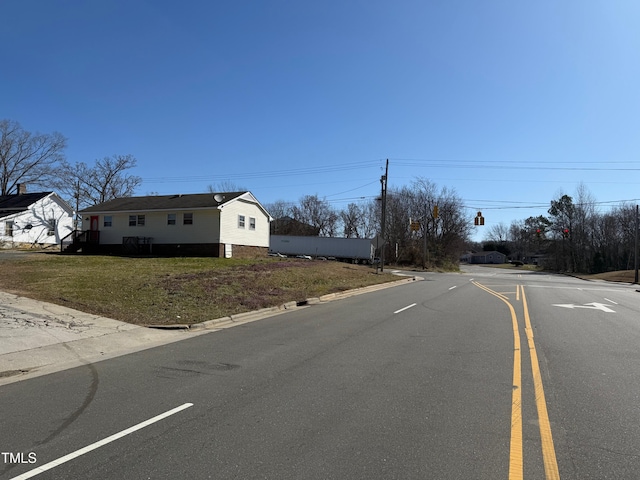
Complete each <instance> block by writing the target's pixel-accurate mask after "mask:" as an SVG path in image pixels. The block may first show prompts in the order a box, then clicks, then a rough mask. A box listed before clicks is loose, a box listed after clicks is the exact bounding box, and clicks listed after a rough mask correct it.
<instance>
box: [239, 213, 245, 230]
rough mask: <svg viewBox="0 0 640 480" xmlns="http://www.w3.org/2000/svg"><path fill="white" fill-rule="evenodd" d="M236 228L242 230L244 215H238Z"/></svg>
mask: <svg viewBox="0 0 640 480" xmlns="http://www.w3.org/2000/svg"><path fill="white" fill-rule="evenodd" d="M238 228H244V215H238Z"/></svg>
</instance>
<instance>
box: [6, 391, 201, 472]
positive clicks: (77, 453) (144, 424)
mask: <svg viewBox="0 0 640 480" xmlns="http://www.w3.org/2000/svg"><path fill="white" fill-rule="evenodd" d="M189 407H193V403H185V404H184V405H180V406H179V407H176V408H174V409H172V410H169V411H168V412H165V413H162V414H160V415H157V416H155V417H153V418H150V419H149V420H145V421H144V422H142V423H139V424H137V425H134V426H133V427H129V428H127V429H126V430H122V431H121V432H119V433H115V434H113V435H111V436H110V437H107V438H105V439H103V440H100V441H97V442H95V443H92V444H91V445H88V446H86V447H84V448H81V449H80V450H76V451H75V452H72V453H70V454H68V455H65V456H64V457H60V458H58V459H57V460H53V461H52V462H49V463H46V464H44V465H42V466H41V467H37V468H34V469H33V470H29V471H28V472H26V473H23V474H22V475H18V476H17V477H13V478H12V479H10V480H26V479H27V478H31V477H35V476H36V475H40V474H41V473H43V472H46V471H47V470H51V469H52V468H55V467H57V466H58V465H62V464H63V463H66V462H68V461H69V460H73V459H74V458H77V457H79V456H81V455H84V454H85V453H89V452H90V451H92V450H95V449H96V448H100V447H102V446H104V445H106V444H107V443H111V442H113V441H115V440H118V439H119V438H122V437H124V436H126V435H129V434H130V433H133V432H135V431H137V430H140V429H141V428H144V427H148V426H149V425H151V424H152V423H156V422H158V421H160V420H162V419H164V418H167V417H170V416H171V415H174V414H176V413H178V412H181V411H182V410H185V409H187V408H189Z"/></svg>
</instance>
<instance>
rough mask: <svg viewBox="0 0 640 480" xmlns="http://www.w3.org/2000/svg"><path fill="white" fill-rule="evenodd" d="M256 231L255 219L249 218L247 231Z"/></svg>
mask: <svg viewBox="0 0 640 480" xmlns="http://www.w3.org/2000/svg"><path fill="white" fill-rule="evenodd" d="M255 229H256V219H255V218H253V217H249V230H255Z"/></svg>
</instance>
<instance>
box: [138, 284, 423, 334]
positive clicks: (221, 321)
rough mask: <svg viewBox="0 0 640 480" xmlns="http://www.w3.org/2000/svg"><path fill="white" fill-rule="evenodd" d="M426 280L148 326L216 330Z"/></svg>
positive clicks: (363, 288)
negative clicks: (201, 320)
mask: <svg viewBox="0 0 640 480" xmlns="http://www.w3.org/2000/svg"><path fill="white" fill-rule="evenodd" d="M420 280H424V279H423V278H422V277H416V276H413V277H407V278H403V279H402V280H396V281H395V282H387V283H378V284H376V285H369V286H368V287H360V288H354V289H353V290H345V291H344V292H336V293H328V294H326V295H322V296H320V297H311V298H307V299H305V300H302V301H299V302H296V301H291V302H287V303H284V304H282V305H278V306H276V307H267V308H261V309H260V310H253V311H251V312H243V313H235V314H233V315H230V316H226V317H220V318H215V319H213V320H207V321H204V322H200V323H194V324H193V325H184V324H177V325H147V327H148V328H159V329H167V330H177V329H189V330H194V331H195V330H210V329H216V328H222V327H225V326H228V325H229V324H234V323H238V324H239V323H246V322H251V321H254V320H260V319H263V318H269V317H272V316H274V315H279V314H281V313H285V312H287V311H292V310H295V309H297V308H303V307H306V306H309V305H318V304H320V303H324V302H331V301H334V300H341V299H343V298H348V297H353V296H355V295H362V294H363V293H369V292H375V291H377V290H382V289H385V288H392V287H397V286H400V285H405V284H407V283H411V282H416V281H420Z"/></svg>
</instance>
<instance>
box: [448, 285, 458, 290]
mask: <svg viewBox="0 0 640 480" xmlns="http://www.w3.org/2000/svg"><path fill="white" fill-rule="evenodd" d="M456 287H457V285H454V286H453V287H451V288H450V289H449V290H453V289H454V288H456Z"/></svg>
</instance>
